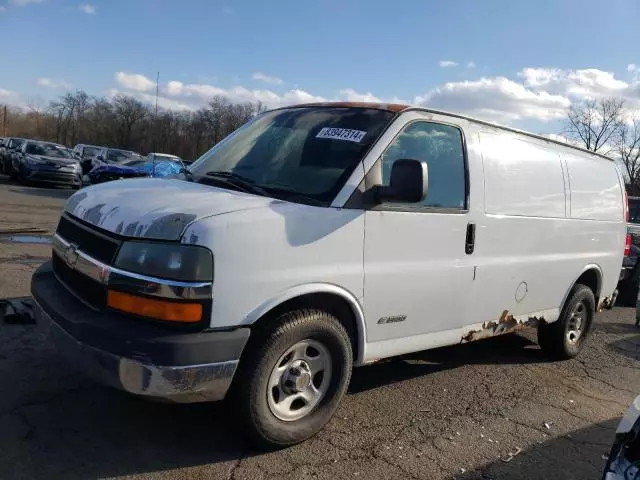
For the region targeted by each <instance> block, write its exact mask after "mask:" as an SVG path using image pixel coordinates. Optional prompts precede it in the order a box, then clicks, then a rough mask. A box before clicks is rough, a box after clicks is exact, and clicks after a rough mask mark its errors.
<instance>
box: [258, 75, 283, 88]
mask: <svg viewBox="0 0 640 480" xmlns="http://www.w3.org/2000/svg"><path fill="white" fill-rule="evenodd" d="M253 79H254V80H259V81H261V82H264V83H270V84H272V85H282V83H284V82H283V81H282V79H281V78H278V77H274V76H271V75H265V74H264V73H261V72H256V73H254V74H253Z"/></svg>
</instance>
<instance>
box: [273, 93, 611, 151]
mask: <svg viewBox="0 0 640 480" xmlns="http://www.w3.org/2000/svg"><path fill="white" fill-rule="evenodd" d="M297 107H334V108H335V107H337V108H340V107H344V108H373V109H376V110H386V111H388V112H393V113H400V112H404V111H407V110H418V111H421V112H428V113H435V114H439V115H447V116H449V117H455V118H461V119H464V120H469V121H471V122H475V123H479V124H481V125H486V126H488V127H492V128H499V129H501V130H506V131H509V132H514V133H519V134H521V135H526V136H528V137H533V138H537V139H538V140H543V141H545V142H550V143H555V144H556V145H560V146H562V147H567V148H571V149H573V150H579V151H581V152H585V153H589V154H591V155H596V156H598V157H601V158H604V159H606V160H609V161H610V162H613V159H612V158H610V157H607V156H605V155H602V154H601V153H598V152H594V151H592V150H587V149H586V148H583V147H579V146H577V145H572V144H570V143H565V142H561V141H559V140H554V139H552V138H548V137H544V136H542V135H537V134H535V133H531V132H527V131H524V130H520V129H517V128H513V127H505V126H504V125H499V124H497V123H493V122H488V121H486V120H480V119H478V118H474V117H470V116H468V115H462V114H459V113H453V112H447V111H445V110H435V109H432V108H425V107H418V106H415V105H408V104H402V103H381V102H314V103H301V104H297V105H290V106H288V107H281V108H297Z"/></svg>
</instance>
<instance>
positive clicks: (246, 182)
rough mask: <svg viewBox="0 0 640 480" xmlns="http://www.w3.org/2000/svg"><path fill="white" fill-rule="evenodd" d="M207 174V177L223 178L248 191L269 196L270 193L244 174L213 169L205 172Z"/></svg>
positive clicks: (224, 180)
mask: <svg viewBox="0 0 640 480" xmlns="http://www.w3.org/2000/svg"><path fill="white" fill-rule="evenodd" d="M205 175H206V176H207V177H213V178H215V179H219V180H222V181H223V182H226V183H228V184H230V185H233V186H234V187H236V188H239V189H240V190H243V191H244V192H246V193H257V194H258V195H262V196H269V193H268V192H267V191H266V190H265V189H264V188H262V187H260V186H258V185H256V183H255V182H254V181H253V180H251V179H250V178H247V177H243V176H242V175H238V174H237V173H233V172H229V171H222V170H221V171H217V170H213V171H210V172H207V173H205Z"/></svg>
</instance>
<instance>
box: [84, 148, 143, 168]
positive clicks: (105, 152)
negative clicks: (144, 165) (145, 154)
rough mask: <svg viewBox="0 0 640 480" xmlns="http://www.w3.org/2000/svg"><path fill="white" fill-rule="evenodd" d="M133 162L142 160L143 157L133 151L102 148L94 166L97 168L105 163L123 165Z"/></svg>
mask: <svg viewBox="0 0 640 480" xmlns="http://www.w3.org/2000/svg"><path fill="white" fill-rule="evenodd" d="M132 160H142V155H140V154H139V153H136V152H132V151H131V150H122V149H119V148H102V149H100V150H99V151H98V153H97V155H96V156H95V158H94V161H93V166H94V167H97V166H99V165H103V164H105V163H109V164H123V163H126V162H129V161H132Z"/></svg>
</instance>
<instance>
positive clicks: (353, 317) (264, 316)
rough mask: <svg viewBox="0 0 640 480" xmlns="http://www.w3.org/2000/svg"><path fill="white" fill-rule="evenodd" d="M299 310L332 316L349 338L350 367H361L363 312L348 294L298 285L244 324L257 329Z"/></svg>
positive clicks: (335, 288)
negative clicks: (286, 312)
mask: <svg viewBox="0 0 640 480" xmlns="http://www.w3.org/2000/svg"><path fill="white" fill-rule="evenodd" d="M299 308H319V309H326V310H327V311H328V312H329V313H331V314H332V315H334V316H336V318H338V320H340V322H341V323H342V324H343V325H344V327H345V328H346V329H347V332H348V333H349V336H350V337H351V341H352V346H353V353H354V365H356V366H357V365H361V364H362V363H363V360H364V358H366V357H365V349H366V340H365V339H366V325H365V321H364V312H363V310H362V306H361V305H360V302H359V301H358V299H357V298H356V297H355V295H353V294H352V293H351V292H349V291H348V290H346V289H344V288H342V287H339V286H337V285H333V284H328V283H311V284H305V285H298V286H296V287H293V288H290V289H289V290H287V291H285V292H282V293H281V294H280V295H278V296H277V297H275V298H272V299H270V300H268V301H266V302H264V303H262V304H260V305H259V306H257V307H256V308H255V309H253V310H252V311H251V312H250V313H249V314H248V315H247V316H246V317H245V321H244V323H247V324H249V325H257V324H261V323H262V322H268V321H269V320H270V319H272V318H274V317H275V316H277V315H279V314H280V313H284V312H285V311H289V310H294V309H299Z"/></svg>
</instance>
